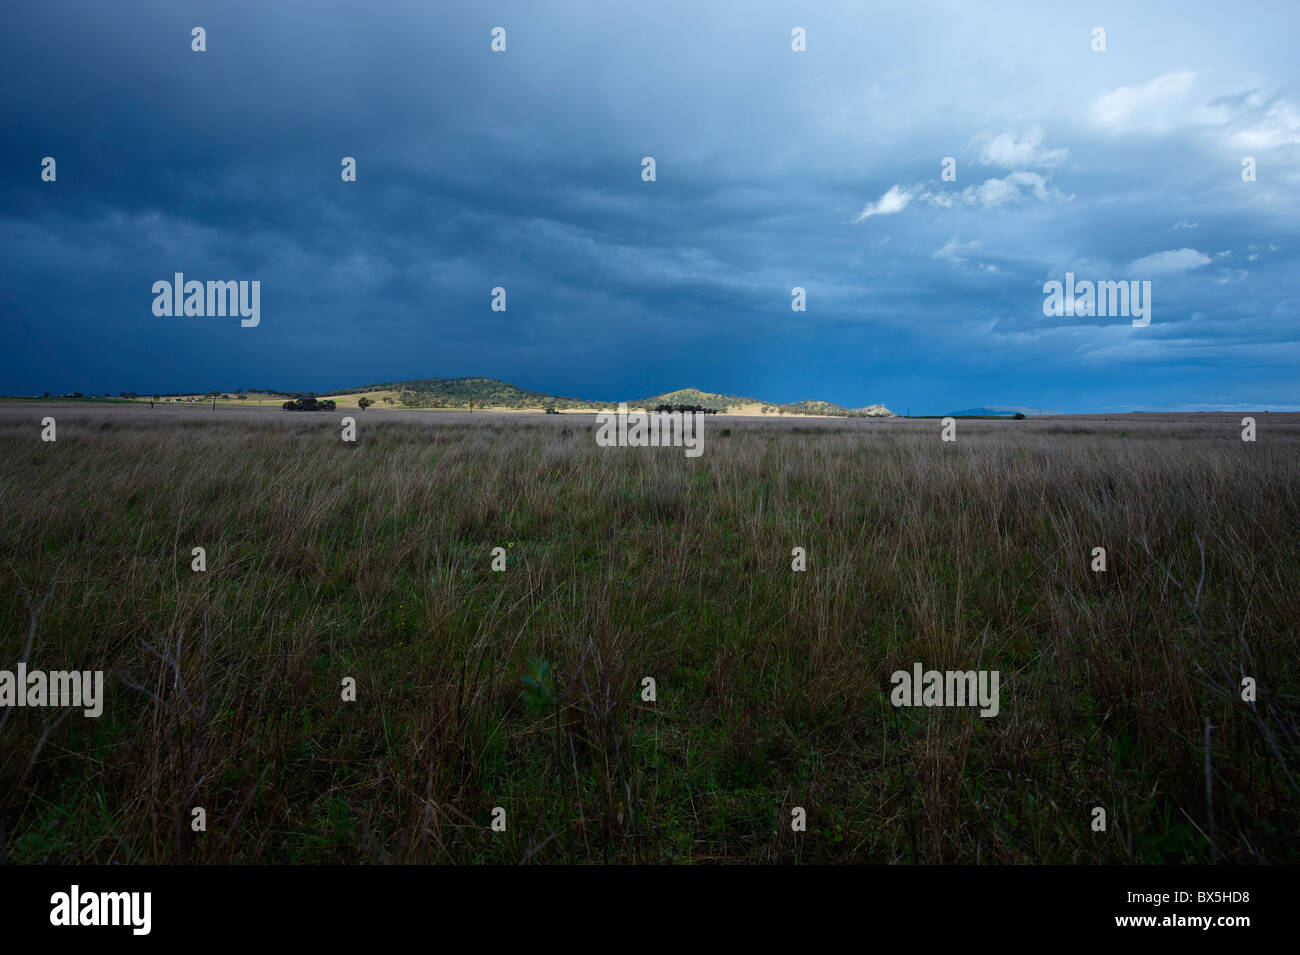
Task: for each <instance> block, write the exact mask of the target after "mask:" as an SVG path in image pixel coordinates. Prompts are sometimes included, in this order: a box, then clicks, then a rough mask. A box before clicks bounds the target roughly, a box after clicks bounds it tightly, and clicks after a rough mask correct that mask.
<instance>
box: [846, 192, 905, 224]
mask: <svg viewBox="0 0 1300 955" xmlns="http://www.w3.org/2000/svg"><path fill="white" fill-rule="evenodd" d="M911 201H912V191H911V190H910V189H904V188H903V187H902V186H890V187H889V191H888V192H886V193H885V194H884V195H883V196H881V197H880V201H879V202H868V203H867V204H866V205H865V206H864V207H863V209H862V211H861V212H860V213H858V217H857V218H856V219H854V220H853V221H854V222H862V221H863V220H865V219H870V218H871V217H872V216H892V215H895V214H896V213H899V212H902V211H903V210H904V209H906V208H907V204H908V203H909V202H911Z"/></svg>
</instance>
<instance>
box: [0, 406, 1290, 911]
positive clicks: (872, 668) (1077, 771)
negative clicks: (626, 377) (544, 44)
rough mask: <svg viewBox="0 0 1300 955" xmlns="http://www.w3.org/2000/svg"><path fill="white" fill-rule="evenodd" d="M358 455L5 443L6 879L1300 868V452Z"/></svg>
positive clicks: (162, 427) (189, 420) (753, 446)
mask: <svg viewBox="0 0 1300 955" xmlns="http://www.w3.org/2000/svg"><path fill="white" fill-rule="evenodd" d="M353 397H355V396H353ZM239 404H243V403H239ZM340 411H342V409H340ZM46 415H49V416H52V417H54V418H55V419H56V422H57V429H58V431H57V441H56V442H54V443H47V442H42V441H41V438H40V433H41V424H40V421H41V418H42V417H44V416H46ZM353 416H354V417H356V418H357V419H358V426H359V437H358V441H357V442H356V443H355V444H345V443H344V442H342V441H340V439H339V419H340V418H341V417H342V414H341V413H330V414H315V413H287V412H283V411H280V410H279V409H278V408H272V407H266V408H258V407H240V406H238V405H235V404H229V405H221V404H219V405H218V408H217V410H216V411H213V410H212V409H211V406H210V405H208V406H203V407H201V406H197V405H188V406H182V405H163V406H159V407H157V408H154V409H150V408H149V407H148V406H147V405H139V404H136V405H131V404H103V405H95V404H85V403H74V404H58V403H54V402H46V401H42V402H7V403H0V508H2V513H3V515H4V519H3V521H2V522H0V667H13V666H14V665H15V663H16V662H17V661H19V660H21V659H22V658H23V655H24V649H25V646H26V644H27V641H28V638H29V632H31V633H33V634H34V635H33V636H32V637H31V640H32V643H31V649H30V653H29V654H28V657H27V664H28V666H29V668H37V667H41V668H44V669H48V670H53V669H73V668H76V669H102V670H104V671H106V703H105V707H104V713H103V715H102V717H100V718H99V719H89V718H85V717H83V716H82V715H81V713H80V712H79V711H78V712H75V713H72V714H70V715H67V716H65V717H64V718H62V719H61V720H60V719H59V717H60V716H61V715H62V714H61V713H60V712H58V711H55V710H36V709H14V710H11V711H10V712H9V713H8V714H7V718H8V722H7V723H6V724H5V725H3V726H2V727H0V855H3V856H4V858H5V859H6V860H7V861H9V862H41V861H60V862H74V861H89V862H96V863H109V862H121V863H133V862H160V863H161V862H174V861H180V860H184V861H186V862H224V861H236V862H264V863H269V862H388V861H394V862H414V861H457V862H480V861H494V862H506V861H511V862H513V861H521V860H529V861H539V862H563V861H570V860H579V861H602V860H609V861H626V862H631V861H650V862H661V861H662V862H741V861H747V862H768V861H805V862H849V861H875V862H899V863H913V862H915V863H938V862H959V863H974V862H977V861H978V862H982V863H1025V862H1047V863H1067V862H1139V863H1166V862H1167V863H1184V862H1190V863H1203V862H1209V861H1212V860H1217V861H1221V862H1291V863H1294V862H1298V861H1300V836H1298V835H1297V834H1298V833H1300V816H1298V814H1297V811H1298V810H1300V788H1297V782H1298V780H1300V735H1298V734H1300V699H1298V698H1297V685H1298V684H1297V676H1298V675H1300V635H1298V631H1300V627H1298V626H1297V621H1298V620H1300V570H1298V569H1297V568H1300V535H1297V528H1300V415H1295V414H1262V413H1261V414H1257V415H1255V418H1256V421H1257V427H1258V439H1257V440H1256V441H1255V442H1253V443H1248V442H1243V441H1242V440H1241V424H1240V421H1241V417H1242V415H1240V414H1237V415H1165V416H1136V417H1134V416H1088V417H1077V418H1069V417H1063V418H1031V419H1028V420H1024V421H1011V420H1006V421H983V420H981V421H969V422H966V421H963V422H960V423H959V425H958V432H957V440H956V442H954V443H944V442H941V441H940V439H939V431H940V425H939V422H938V421H937V420H905V419H836V418H807V419H801V418H796V419H781V418H776V417H773V416H760V417H759V418H758V419H755V418H753V417H750V418H742V417H735V416H722V415H720V416H717V417H716V418H715V417H710V418H709V419H708V420H707V422H706V425H705V441H704V453H703V455H702V456H701V457H699V458H695V459H689V458H687V457H685V455H684V454H683V453H682V450H681V449H680V448H677V449H674V448H662V449H629V448H600V447H597V446H596V444H595V441H594V436H593V435H594V429H593V426H592V421H591V418H590V416H589V415H573V414H570V415H566V416H562V417H557V416H544V415H526V414H518V413H516V414H485V413H479V412H474V413H472V414H471V413H464V412H450V411H402V412H400V413H397V412H394V411H392V410H384V409H383V408H379V407H376V408H372V409H370V410H367V411H365V412H361V413H357V412H353ZM1198 537H1199V538H1200V539H1201V541H1203V542H1204V552H1203V553H1204V578H1203V582H1201V583H1199V585H1198V581H1200V580H1201V569H1202V551H1201V549H1200V548H1199V547H1198V543H1197V538H1198ZM1144 540H1145V542H1146V545H1147V547H1148V548H1149V551H1150V556H1149V555H1148V553H1147V552H1146V550H1145V549H1144V546H1143V543H1142V542H1143V541H1144ZM496 546H500V547H503V548H505V549H506V552H507V555H508V568H507V570H506V571H505V572H503V573H496V572H493V571H492V570H491V567H490V563H491V559H492V557H491V550H492V548H493V547H496ZM1098 546H1101V547H1105V548H1106V551H1107V563H1108V567H1107V570H1106V572H1104V573H1096V572H1093V571H1092V570H1090V568H1089V564H1090V554H1091V552H1092V549H1093V548H1094V547H1098ZM194 547H203V548H205V550H206V556H207V569H206V571H205V572H203V573H195V572H194V571H192V570H191V560H192V557H191V550H192V548H194ZM794 547H803V548H806V551H807V558H808V569H807V570H806V571H805V572H793V571H792V570H791V549H792V548H794ZM1161 565H1163V566H1161ZM1166 568H1167V572H1166ZM1174 581H1176V582H1177V584H1178V585H1181V588H1182V589H1181V590H1180V588H1179V586H1177V585H1176V584H1175V583H1174ZM24 594H30V599H31V602H32V604H33V605H41V604H42V601H44V603H43V606H41V607H40V610H39V613H38V614H35V615H33V614H32V613H31V612H29V608H28V604H27V602H26V601H25V599H24ZM47 595H48V599H46V597H47ZM1189 603H1190V604H1191V605H1190V606H1189ZM1193 607H1194V609H1193ZM33 623H34V631H30V630H29V628H30V627H31V626H32V624H33ZM538 661H544V663H545V666H539V663H538ZM916 662H920V663H922V664H923V665H924V666H925V667H926V668H937V669H941V670H942V669H972V668H985V669H996V670H998V671H999V672H1000V674H1001V705H1000V712H999V714H998V715H997V716H996V717H992V718H987V719H984V718H981V717H980V716H979V715H978V714H977V713H976V712H974V711H972V710H970V709H957V708H932V709H926V708H896V707H894V706H892V705H891V703H890V689H891V687H890V674H891V673H892V672H893V671H895V670H900V669H904V670H910V669H911V667H912V665H913V664H914V663H916ZM530 672H532V673H535V674H536V675H537V676H538V678H539V682H540V684H541V686H540V688H538V689H536V690H533V691H531V692H530V694H529V693H524V694H522V695H521V691H524V690H525V688H526V684H525V682H524V680H523V678H524V677H525V676H527V675H528V674H529V673H530ZM1243 675H1246V676H1251V677H1253V678H1254V679H1255V680H1256V681H1257V684H1258V688H1259V689H1258V693H1259V696H1258V701H1257V702H1256V703H1255V704H1253V705H1252V704H1248V703H1244V702H1243V701H1242V700H1241V695H1240V680H1241V677H1242V676H1243ZM347 677H351V678H354V679H355V680H356V685H357V701H356V702H343V701H342V700H341V699H340V686H341V682H342V681H343V680H344V679H345V678H347ZM645 677H651V678H653V679H654V680H655V681H656V684H657V700H656V701H655V702H645V701H643V700H642V680H643V678H645ZM4 718H6V717H5V716H0V719H4ZM1207 719H1208V720H1209V723H1210V725H1211V727H1212V732H1211V737H1210V745H1209V748H1208V750H1207V746H1206V720H1207ZM1207 778H1208V780H1209V784H1208V791H1207ZM1211 805H1212V810H1211V808H1210V807H1211ZM194 807H203V808H204V809H205V811H206V815H207V822H208V829H207V831H206V832H202V833H198V832H194V831H192V830H191V826H190V820H191V813H192V809H193V808H194ZM494 807H503V808H504V809H505V811H506V818H507V827H506V830H505V831H504V832H493V831H492V829H491V828H490V823H491V821H492V813H493V809H494ZM794 807H803V808H805V809H806V811H807V819H808V826H807V831H806V832H803V833H795V832H792V831H791V826H790V820H791V810H792V809H793V808H794ZM1096 807H1102V808H1104V809H1105V811H1106V814H1107V821H1108V825H1107V829H1106V831H1105V832H1096V831H1093V829H1092V828H1091V825H1090V824H1091V822H1092V820H1093V818H1094V816H1093V809H1094V808H1096ZM1224 887H1227V888H1230V887H1231V886H1224ZM1216 888H1221V887H1220V886H1216Z"/></svg>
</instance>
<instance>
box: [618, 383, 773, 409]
mask: <svg viewBox="0 0 1300 955" xmlns="http://www.w3.org/2000/svg"><path fill="white" fill-rule="evenodd" d="M761 404H763V402H761V401H759V400H758V399H757V398H745V397H742V396H740V395H719V394H714V393H713V392H711V391H700V389H698V388H679V389H678V390H677V391H665V392H664V393H663V394H662V395H654V396H653V397H650V398H642V399H639V400H637V401H629V402H628V405H629V406H633V407H637V408H641V407H648V408H653V407H655V406H656V405H699V406H700V407H701V408H712V409H713V410H714V411H720V412H723V413H725V412H727V411H730V410H732V409H737V410H739V409H741V408H745V407H748V406H750V405H761Z"/></svg>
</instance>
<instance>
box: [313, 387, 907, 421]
mask: <svg viewBox="0 0 1300 955" xmlns="http://www.w3.org/2000/svg"><path fill="white" fill-rule="evenodd" d="M326 395H328V396H329V397H334V398H338V397H343V396H356V397H357V398H360V397H361V396H363V395H364V396H366V397H368V398H370V399H371V400H372V401H375V400H379V399H381V398H382V400H383V401H384V402H385V403H386V404H390V405H394V406H397V407H405V408H511V409H519V410H533V409H537V410H540V409H543V408H554V409H555V410H557V411H601V410H604V409H608V408H614V407H615V406H616V405H617V401H599V400H589V399H584V398H569V397H561V396H557V395H548V394H545V393H544V392H540V391H529V390H527V389H525V388H520V387H518V386H517V385H512V384H510V383H509V382H505V381H498V380H497V379H495V378H412V379H408V380H406V381H387V382H380V383H377V384H373V385H364V386H360V387H355V388H343V389H340V390H338V391H331V392H327V393H326ZM322 397H324V396H322ZM620 400H625V401H626V402H627V405H628V407H629V408H636V409H640V408H654V407H657V406H658V405H663V404H669V405H698V406H700V407H702V408H710V409H713V410H715V411H717V412H719V413H721V414H737V415H825V416H830V417H897V415H895V414H894V413H893V412H892V411H890V410H889V409H888V408H886V407H885V406H884V405H869V406H867V407H865V408H857V409H853V410H850V409H848V408H846V407H844V406H843V405H838V404H835V403H834V402H831V401H792V402H787V403H785V404H777V403H776V402H770V401H763V400H761V399H759V398H750V397H746V396H744V395H724V394H717V393H715V392H711V391H701V390H700V389H698V388H681V389H678V390H677V391H668V392H664V393H663V394H660V395H652V396H651V397H649V398H640V399H635V400H634V399H620Z"/></svg>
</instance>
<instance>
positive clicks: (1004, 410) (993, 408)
mask: <svg viewBox="0 0 1300 955" xmlns="http://www.w3.org/2000/svg"><path fill="white" fill-rule="evenodd" d="M1060 413H1061V412H1059V411H1048V410H1047V409H1046V408H1012V407H1008V406H1007V405H989V406H988V407H985V408H968V409H966V410H965V411H950V412H948V414H949V415H950V416H951V417H953V418H1010V417H1012V416H1014V415H1017V414H1022V415H1024V416H1025V417H1026V418H1032V417H1034V416H1035V415H1059V414H1060Z"/></svg>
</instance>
